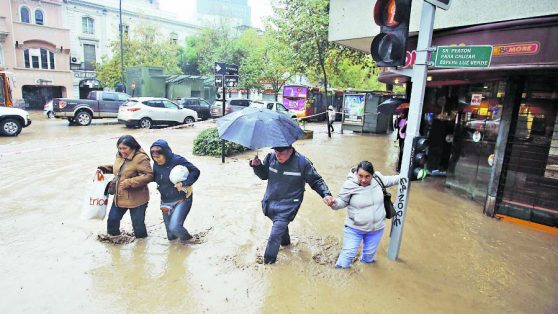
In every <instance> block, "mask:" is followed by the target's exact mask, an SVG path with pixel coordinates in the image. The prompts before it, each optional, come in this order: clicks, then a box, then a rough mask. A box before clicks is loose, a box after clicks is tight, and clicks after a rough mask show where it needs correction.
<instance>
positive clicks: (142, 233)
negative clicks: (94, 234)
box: [107, 202, 147, 239]
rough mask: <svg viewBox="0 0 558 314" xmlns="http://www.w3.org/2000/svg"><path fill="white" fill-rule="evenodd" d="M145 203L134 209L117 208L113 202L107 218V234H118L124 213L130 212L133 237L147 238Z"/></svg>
mask: <svg viewBox="0 0 558 314" xmlns="http://www.w3.org/2000/svg"><path fill="white" fill-rule="evenodd" d="M146 209H147V203H145V204H143V205H140V206H138V207H134V208H122V207H117V206H116V205H115V204H114V202H113V203H112V207H111V208H110V212H109V215H108V218H107V233H108V234H110V235H119V234H120V221H121V220H122V217H124V214H125V213H126V211H128V210H130V218H131V219H132V227H133V228H134V235H135V237H136V238H138V239H140V238H145V237H147V229H146V228H145V210H146Z"/></svg>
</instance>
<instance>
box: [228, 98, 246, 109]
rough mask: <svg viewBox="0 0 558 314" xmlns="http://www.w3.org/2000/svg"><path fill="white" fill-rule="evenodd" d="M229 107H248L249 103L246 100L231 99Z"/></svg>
mask: <svg viewBox="0 0 558 314" xmlns="http://www.w3.org/2000/svg"><path fill="white" fill-rule="evenodd" d="M231 106H241V107H248V106H250V101H249V100H246V99H233V100H231Z"/></svg>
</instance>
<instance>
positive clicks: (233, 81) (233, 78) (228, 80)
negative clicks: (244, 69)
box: [225, 75, 238, 87]
mask: <svg viewBox="0 0 558 314" xmlns="http://www.w3.org/2000/svg"><path fill="white" fill-rule="evenodd" d="M225 86H228V87H236V86H238V75H225Z"/></svg>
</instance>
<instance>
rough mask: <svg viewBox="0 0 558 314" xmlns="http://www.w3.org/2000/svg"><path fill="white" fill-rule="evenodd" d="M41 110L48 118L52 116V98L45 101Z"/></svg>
mask: <svg viewBox="0 0 558 314" xmlns="http://www.w3.org/2000/svg"><path fill="white" fill-rule="evenodd" d="M43 112H44V114H45V116H46V117H47V118H49V119H52V118H54V110H53V109H52V99H51V100H49V101H47V103H46V104H45V106H44V107H43Z"/></svg>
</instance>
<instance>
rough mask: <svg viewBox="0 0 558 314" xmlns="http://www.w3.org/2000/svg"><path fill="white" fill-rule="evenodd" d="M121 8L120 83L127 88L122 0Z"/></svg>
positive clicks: (119, 10)
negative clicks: (125, 81) (125, 80)
mask: <svg viewBox="0 0 558 314" xmlns="http://www.w3.org/2000/svg"><path fill="white" fill-rule="evenodd" d="M118 2H119V8H118V14H119V15H120V25H119V27H118V28H119V29H120V81H121V83H122V85H123V86H125V83H124V44H123V36H122V28H123V27H122V0H119V1H118Z"/></svg>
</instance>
